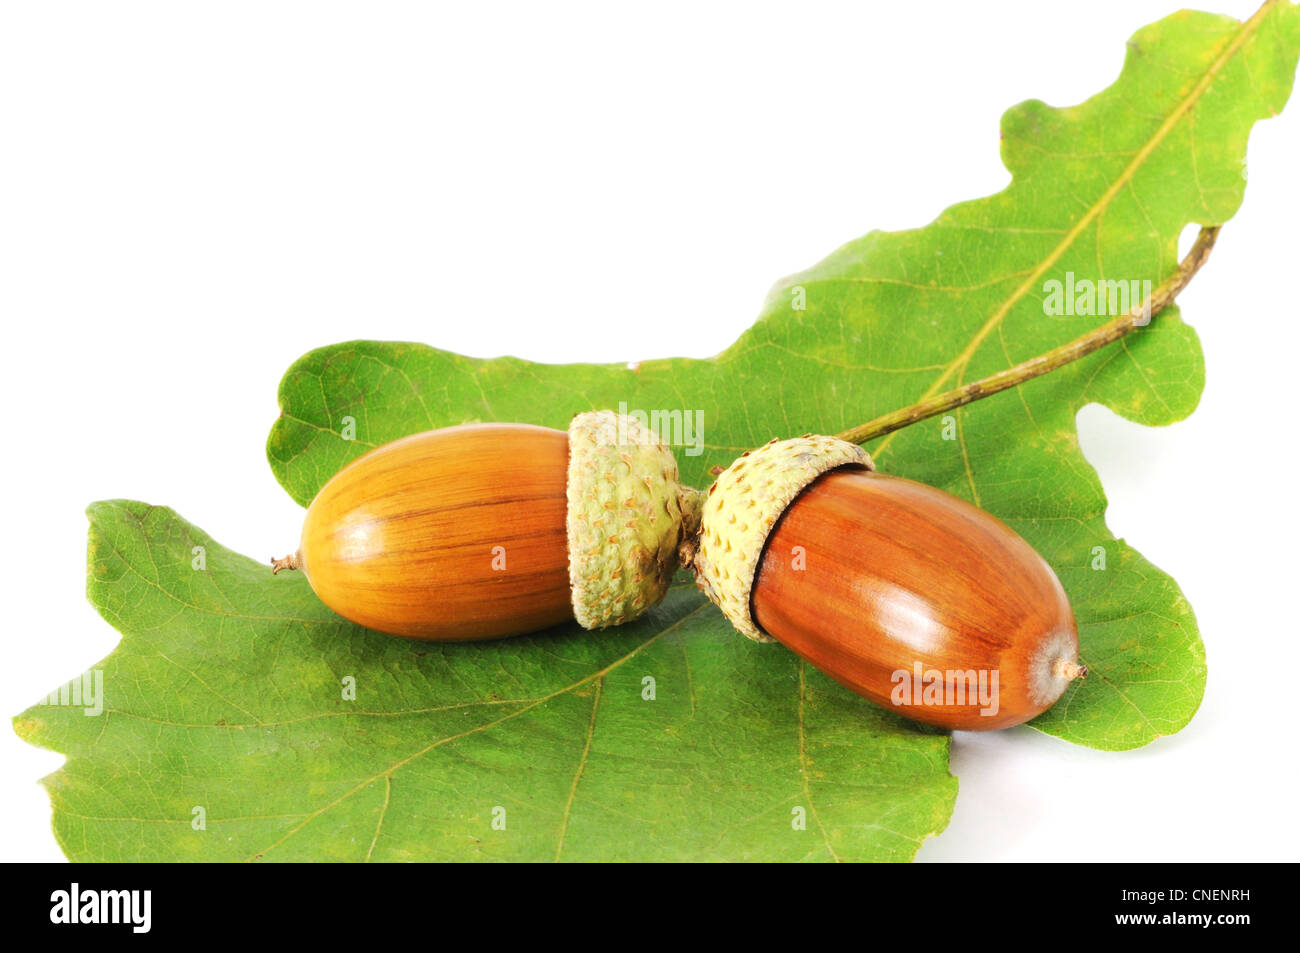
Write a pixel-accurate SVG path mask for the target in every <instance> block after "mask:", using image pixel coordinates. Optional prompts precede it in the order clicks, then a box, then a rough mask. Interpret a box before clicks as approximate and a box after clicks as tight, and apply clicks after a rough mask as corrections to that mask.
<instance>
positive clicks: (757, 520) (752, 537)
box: [695, 434, 875, 642]
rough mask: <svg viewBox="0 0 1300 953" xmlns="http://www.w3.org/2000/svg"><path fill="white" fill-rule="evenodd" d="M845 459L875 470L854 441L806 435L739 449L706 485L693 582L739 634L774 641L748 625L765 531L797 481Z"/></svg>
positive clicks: (797, 488) (790, 496)
mask: <svg viewBox="0 0 1300 953" xmlns="http://www.w3.org/2000/svg"><path fill="white" fill-rule="evenodd" d="M844 466H858V467H865V468H866V469H868V470H872V469H875V467H874V466H873V464H872V463H871V458H870V457H869V456H867V452H866V451H865V450H863V449H862V448H861V447H859V446H858V445H857V444H854V443H846V442H845V441H843V440H836V439H835V438H834V437H821V436H816V435H813V434H805V435H804V436H802V437H795V438H794V439H792V440H773V441H772V442H771V443H768V444H766V445H764V446H762V447H759V448H758V449H757V450H751V451H749V452H748V453H745V454H744V455H742V456H741V457H740V458H739V459H737V460H736V461H735V462H734V463H733V464H732V465H731V466H730V467H728V468H727V469H726V470H724V471H723V472H722V474H721V475H720V476H719V477H718V479H717V481H716V482H715V483H714V484H713V486H711V487H709V493H708V497H707V499H706V500H705V503H704V510H703V514H702V516H701V531H700V542H699V550H698V552H696V554H695V571H696V581H697V583H698V584H699V587H700V588H701V589H702V590H703V591H704V593H705V595H707V596H708V597H709V598H710V599H712V600H713V602H714V603H715V604H716V605H717V606H718V608H719V609H721V610H722V614H723V615H725V616H726V617H727V620H728V621H729V622H730V623H731V624H732V625H733V626H735V627H736V629H737V631H739V632H740V634H741V635H744V636H747V637H748V638H751V639H753V640H754V641H756V642H772V641H775V640H774V639H772V638H771V637H770V636H768V635H765V634H764V633H763V632H762V631H761V630H760V629H759V628H758V626H756V625H755V624H754V619H753V616H752V615H751V614H750V604H749V597H750V592H751V591H752V589H753V586H754V574H755V573H756V572H757V571H758V562H759V560H760V559H761V558H762V556H763V547H764V546H765V545H766V543H767V535H768V533H770V532H771V531H772V527H773V526H775V525H776V521H777V520H778V519H780V518H781V514H782V513H784V512H785V509H786V507H787V506H789V505H790V504H791V503H792V502H793V501H794V498H795V497H796V496H798V495H799V493H800V492H801V491H802V490H803V488H804V487H806V486H807V485H808V484H810V483H812V481H813V480H815V479H817V478H818V477H819V476H821V475H822V474H823V473H825V472H826V471H828V470H834V469H836V468H837V467H844Z"/></svg>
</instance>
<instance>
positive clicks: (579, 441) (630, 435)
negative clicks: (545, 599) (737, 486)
mask: <svg viewBox="0 0 1300 953" xmlns="http://www.w3.org/2000/svg"><path fill="white" fill-rule="evenodd" d="M567 494H568V500H569V506H568V512H567V516H566V527H567V530H568V541H569V587H570V589H571V591H572V596H573V615H574V617H575V618H576V619H577V620H578V622H579V623H580V624H581V625H582V626H583V627H584V628H588V629H603V628H606V627H607V626H611V625H619V624H621V623H623V622H628V621H630V620H632V619H634V618H636V617H637V616H639V615H640V614H641V613H643V612H644V611H645V610H646V609H648V608H650V607H651V606H652V605H654V604H655V603H657V602H658V601H659V600H660V599H662V598H663V597H664V593H666V592H667V591H668V586H669V583H670V582H671V581H672V578H673V572H674V571H675V570H676V568H677V565H678V560H677V547H678V544H679V543H680V542H681V541H682V538H683V535H684V534H688V535H693V534H694V533H695V531H696V530H697V529H698V527H699V524H700V506H701V504H702V503H703V498H704V494H703V493H701V492H700V491H699V490H696V489H693V488H691V487H688V486H682V485H681V484H680V483H678V482H677V460H676V458H675V457H674V456H673V453H672V451H671V450H669V449H668V448H667V447H665V446H664V445H663V444H662V443H660V442H659V440H658V438H657V437H656V436H655V435H654V433H653V432H652V431H650V430H648V429H646V428H645V427H643V426H642V425H641V424H640V422H639V421H637V419H636V418H634V417H628V416H624V415H620V414H616V413H614V412H613V411H609V410H596V411H590V412H588V413H583V414H578V415H577V416H576V417H574V418H573V421H572V422H571V423H570V424H569V475H568V489H567Z"/></svg>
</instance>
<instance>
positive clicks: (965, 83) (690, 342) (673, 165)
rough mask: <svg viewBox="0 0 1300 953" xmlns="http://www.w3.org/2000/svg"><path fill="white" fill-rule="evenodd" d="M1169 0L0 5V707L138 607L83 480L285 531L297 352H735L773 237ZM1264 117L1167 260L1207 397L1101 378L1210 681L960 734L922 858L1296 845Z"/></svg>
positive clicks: (781, 247)
mask: <svg viewBox="0 0 1300 953" xmlns="http://www.w3.org/2000/svg"><path fill="white" fill-rule="evenodd" d="M1176 2H1177V0H1156V2H1146V0H1143V2H1135V0H1124V2H1120V3H1093V2H1068V3H1067V2H1062V3H1052V4H1045V3H997V2H990V3H980V4H972V3H959V2H951V3H928V4H903V3H848V4H817V3H808V2H799V3H790V4H786V5H780V6H764V5H756V4H753V3H747V4H743V5H735V6H724V5H707V4H700V3H693V4H681V5H679V4H673V3H656V4H645V5H638V6H635V7H633V6H631V5H619V6H617V7H615V6H614V5H591V6H577V5H564V6H552V5H543V4H529V5H523V4H520V5H488V4H483V5H475V6H473V7H472V8H471V7H470V5H456V6H455V7H452V6H450V5H448V6H446V7H443V6H435V5H433V4H417V5H407V4H399V3H386V4H373V3H369V4H361V3H356V4H348V5H341V4H331V3H311V4H288V3H263V2H259V3H232V2H225V3H219V4H218V3H213V4H198V5H196V4H182V3H174V2H169V3H153V4H145V3H114V4H103V3H86V4H78V3H11V4H6V5H5V7H4V13H3V15H2V22H0V90H2V91H3V92H2V93H0V96H2V97H3V99H2V100H0V130H3V135H4V145H3V148H2V149H0V201H2V205H0V242H2V243H3V247H0V314H2V315H3V327H4V331H3V334H4V337H3V345H2V346H3V348H4V354H5V361H4V371H3V374H0V387H2V388H3V404H0V407H2V408H3V419H4V434H5V437H6V440H5V461H4V467H3V469H2V471H0V481H3V487H2V490H3V497H2V499H3V502H4V507H5V518H4V523H3V525H4V527H5V532H4V545H3V547H2V548H0V560H3V565H2V566H0V579H3V584H4V594H5V598H4V601H3V609H2V611H3V613H4V623H3V633H4V634H3V637H2V638H0V653H3V654H2V655H0V701H2V702H3V705H2V706H0V713H3V714H4V715H5V716H6V718H7V717H8V716H10V715H13V714H16V713H17V712H19V711H21V710H22V709H23V708H25V707H26V706H27V705H28V704H30V703H32V702H34V701H36V700H38V699H39V698H40V697H41V696H42V695H44V693H45V692H47V691H48V690H49V689H51V688H53V687H55V686H57V685H58V684H59V683H61V682H63V681H65V680H67V679H68V678H70V677H71V676H73V675H74V674H76V673H79V672H80V671H81V670H82V669H84V668H86V667H88V666H90V665H91V664H93V663H94V662H96V661H97V660H98V659H100V658H101V657H103V656H104V655H105V654H107V653H108V652H109V651H110V650H111V649H112V648H113V646H114V644H115V643H116V641H117V638H118V636H117V633H116V632H115V631H114V630H113V628H112V627H111V626H109V625H108V623H106V622H104V621H103V620H101V619H100V617H99V616H98V615H97V614H96V613H95V612H94V610H93V609H91V607H90V606H89V605H88V604H87V603H86V601H85V598H84V576H85V565H84V548H85V531H86V525H85V520H84V517H83V515H82V509H83V507H84V506H85V505H86V504H87V503H89V502H91V501H92V500H95V499H102V498H110V497H116V496H128V497H132V498H137V499H143V500H147V501H150V502H153V503H163V504H168V505H171V506H173V507H175V508H176V509H177V510H179V511H180V512H181V513H182V514H183V515H184V516H186V517H187V518H188V519H190V520H192V521H194V522H196V523H197V524H198V525H200V526H202V527H204V528H205V529H207V530H208V531H210V532H212V533H213V534H214V535H216V536H217V537H218V538H219V539H220V540H222V541H223V542H224V543H226V544H228V545H230V546H232V547H233V548H235V549H236V550H239V551H241V552H244V553H248V554H250V555H253V556H257V557H263V556H270V555H272V554H278V553H282V552H285V551H287V550H288V549H289V548H292V545H293V541H294V540H296V538H297V534H298V528H299V522H300V519H301V515H302V514H301V510H300V509H299V508H298V507H297V506H296V505H295V504H294V503H292V502H291V501H290V500H289V498H288V497H287V496H286V495H285V493H284V492H283V491H282V490H281V489H280V488H279V486H278V485H277V484H276V482H275V480H274V479H273V478H272V476H271V473H270V470H269V468H268V466H267V464H266V461H265V457H264V447H263V445H264V441H265V439H266V434H267V430H268V428H269V426H270V424H271V422H272V420H273V419H274V418H275V415H276V412H277V409H276V403H275V391H276V384H277V382H278V380H279V378H280V375H281V374H282V372H283V371H284V370H285V368H286V367H288V365H289V364H290V363H291V362H292V361H293V360H294V359H295V358H296V357H298V356H299V355H300V354H301V353H303V352H304V351H307V350H309V349H310V348H312V347H316V346H319V345H324V344H330V343H334V342H337V341H340V340H345V339H349V338H354V337H369V338H382V339H400V340H418V341H425V342H428V343H431V344H435V345H437V346H439V347H443V348H448V349H451V350H455V351H460V352H463V353H466V354H471V355H478V356H493V355H498V354H503V353H509V354H515V355H519V356H521V357H526V358H532V359H535V360H541V361H572V360H583V361H623V360H630V359H637V358H649V357H666V356H673V355H690V356H697V357H704V356H707V355H710V354H713V353H716V352H717V351H719V350H721V349H722V348H724V347H725V346H726V345H728V344H729V343H730V342H731V341H732V340H733V339H734V338H735V337H736V336H737V335H738V334H739V333H740V332H741V331H742V330H743V329H744V328H745V327H746V326H748V325H749V324H750V323H751V322H752V321H753V319H754V318H755V316H756V315H757V312H758V308H759V305H760V303H761V301H762V298H763V295H764V293H765V292H766V291H767V289H768V287H769V286H770V285H771V284H772V283H773V282H774V281H775V280H777V279H778V278H780V277H781V276H783V275H785V274H788V273H790V272H793V271H796V270H798V269H801V268H804V267H806V266H808V265H810V264H812V263H813V262H815V261H816V260H818V259H819V258H821V257H823V256H824V255H826V254H828V253H829V252H830V251H832V250H833V249H834V248H836V247H837V246H838V245H840V244H841V243H843V242H844V241H846V240H849V239H852V238H855V237H857V236H859V235H861V234H863V233H865V232H867V231H869V230H870V229H872V228H884V229H899V228H908V227H913V226H917V225H922V224H924V223H926V222H927V221H929V220H930V219H932V218H933V217H934V216H935V215H936V214H938V213H939V212H940V211H941V210H942V209H943V208H944V207H945V206H947V205H949V204H951V203H953V202H956V201H959V200H963V199H968V198H974V197H978V196H981V195H985V194H988V193H991V192H994V191H996V190H998V189H1000V188H1001V187H1003V186H1004V185H1005V184H1006V182H1007V178H1008V177H1007V174H1006V172H1005V171H1004V170H1003V168H1002V166H1001V163H1000V161H999V159H998V119H999V116H1000V114H1001V113H1002V111H1003V110H1004V109H1005V108H1006V107H1008V106H1010V105H1012V104H1014V103H1016V102H1019V101H1021V100H1023V99H1027V98H1031V97H1036V98H1040V99H1043V100H1045V101H1047V102H1048V103H1051V104H1053V105H1069V104H1073V103H1076V102H1079V101H1081V100H1083V99H1085V98H1087V97H1088V96H1090V95H1092V94H1093V93H1095V92H1097V91H1099V90H1101V89H1102V88H1103V87H1105V86H1107V85H1108V84H1109V83H1110V82H1111V81H1112V80H1113V79H1114V78H1115V77H1116V76H1117V75H1118V73H1119V69H1120V65H1121V62H1122V59H1123V54H1124V43H1125V40H1126V39H1127V38H1128V37H1129V36H1130V35H1131V34H1132V33H1133V31H1134V30H1136V29H1137V28H1139V27H1140V26H1142V25H1144V24H1146V23H1148V22H1150V21H1153V20H1156V19H1159V18H1160V17H1162V16H1164V15H1166V14H1167V13H1170V12H1172V10H1173V9H1175V7H1176ZM1206 2H1212V3H1213V4H1214V5H1215V6H1216V7H1217V8H1219V10H1220V11H1221V12H1226V13H1231V14H1233V15H1234V16H1237V17H1242V18H1244V17H1246V16H1249V15H1250V13H1251V12H1252V11H1253V8H1254V3H1253V2H1250V0H1246V2H1242V0H1206ZM1249 158H1250V165H1249V175H1250V182H1249V186H1248V188H1247V192H1246V200H1245V204H1244V207H1243V208H1242V211H1241V212H1240V213H1239V214H1238V215H1237V216H1236V217H1235V218H1234V219H1233V220H1232V222H1231V223H1230V224H1229V226H1228V227H1227V228H1225V230H1224V234H1223V237H1222V239H1221V241H1220V243H1219V247H1218V249H1217V250H1216V251H1215V254H1214V258H1213V261H1212V263H1211V264H1210V266H1209V267H1208V268H1207V269H1206V271H1205V272H1203V273H1202V275H1201V276H1200V277H1198V278H1197V279H1196V281H1195V283H1194V284H1193V286H1192V287H1191V289H1190V290H1189V291H1188V292H1186V294H1185V295H1184V296H1183V299H1182V304H1183V307H1184V317H1185V319H1186V320H1188V321H1189V322H1190V323H1192V324H1193V325H1195V327H1196V328H1197V329H1198V331H1199V332H1200V334H1201V337H1202V340H1203V342H1204V345H1205V351H1206V355H1207V361H1208V377H1209V380H1208V384H1207V386H1206V390H1205V397H1204V400H1203V401H1202V404H1201V407H1200V409H1199V410H1198V411H1197V413H1196V414H1195V415H1194V416H1193V417H1192V418H1191V419H1189V420H1188V421H1186V422H1184V423H1181V424H1178V425H1176V426H1173V427H1169V428H1165V429H1159V430H1150V429H1146V428H1142V427H1138V426H1136V425H1133V424H1129V423H1126V422H1123V421H1121V420H1118V419H1117V418H1115V417H1114V415H1112V414H1111V413H1110V412H1108V411H1105V410H1103V409H1101V408H1099V407H1090V408H1088V409H1087V410H1085V411H1084V413H1083V414H1082V415H1081V418H1080V428H1081V431H1082V437H1083V445H1084V448H1085V450H1086V452H1087V455H1088V458H1089V459H1090V460H1091V461H1092V463H1093V464H1094V465H1095V466H1096V467H1097V468H1098V470H1099V471H1100V472H1101V475H1102V479H1103V481H1104V483H1105V485H1106V487H1107V490H1108V491H1109V494H1110V500H1111V507H1110V511H1109V516H1108V519H1109V523H1110V526H1111V527H1112V529H1113V530H1114V531H1115V532H1116V534H1117V535H1121V536H1123V537H1126V538H1127V539H1128V540H1129V541H1130V542H1131V543H1133V544H1134V545H1135V546H1136V547H1137V548H1138V549H1140V550H1141V551H1142V552H1143V553H1144V554H1145V555H1146V556H1148V557H1149V558H1150V559H1152V560H1153V561H1154V562H1155V563H1156V564H1157V565H1159V566H1161V567H1162V568H1163V569H1165V570H1166V571H1168V572H1170V573H1172V575H1173V576H1174V577H1175V578H1176V579H1178V580H1179V582H1180V583H1181V584H1182V586H1183V588H1184V590H1185V591H1186V593H1187V596H1188V597H1189V599H1190V600H1191V602H1192V605H1193V606H1194V607H1195V609H1196V612H1197V615H1198V618H1199V621H1200V624H1201V628H1202V633H1203V636H1204V638H1205V642H1206V646H1207V650H1208V655H1209V666H1210V678H1209V685H1208V688H1207V691H1206V695H1205V702H1204V704H1203V706H1202V708H1201V710H1200V713H1199V714H1198V715H1197V717H1196V719H1195V720H1194V721H1193V722H1192V724H1191V726H1190V727H1189V728H1187V729H1186V730H1185V731H1183V732H1182V733H1181V734H1179V735H1177V736H1175V737H1171V738H1166V739H1163V740H1161V741H1158V742H1156V743H1155V744H1153V745H1151V746H1149V747H1147V748H1145V749H1142V750H1139V751H1135V752H1129V753H1124V754H1108V753H1103V752H1097V751H1091V750H1087V749H1083V748H1077V747H1073V746H1071V745H1069V744H1066V743H1064V742H1061V741H1058V740H1055V739H1053V738H1049V737H1045V736H1042V735H1039V734H1037V733H1036V732H1034V731H1032V730H1030V729H1017V730H1013V731H1008V732H1003V733H998V734H992V735H984V736H973V735H959V736H958V737H957V740H956V744H955V746H954V752H953V758H952V766H953V771H954V773H956V774H957V775H958V776H959V777H960V778H961V795H960V797H959V798H958V801H957V809H956V813H955V815H954V816H953V819H952V824H951V826H950V827H949V829H948V831H947V832H946V833H945V834H944V835H942V836H941V837H939V838H937V839H933V840H931V841H929V842H927V844H926V845H925V846H924V847H923V848H922V850H921V852H920V855H919V859H921V860H929V861H936V860H957V859H999V860H1002V859H1006V860H1012V859H1031V858H1034V859H1058V860H1128V859H1134V860H1136V859H1142V860H1152V859H1159V860H1173V859H1263V858H1275V859H1290V860H1296V859H1300V836H1298V835H1297V828H1296V822H1295V819H1294V815H1293V805H1294V803H1295V798H1296V794H1295V792H1296V783H1297V780H1298V779H1297V769H1296V759H1295V756H1294V754H1293V752H1292V744H1291V742H1292V737H1293V731H1292V728H1291V720H1292V719H1293V717H1294V712H1295V707H1294V705H1295V695H1296V687H1295V684H1296V682H1295V677H1296V676H1295V673H1296V672H1297V671H1300V640H1297V635H1298V633H1297V623H1296V613H1295V602H1296V591H1297V580H1296V570H1297V556H1296V553H1297V546H1296V529H1297V516H1296V502H1295V501H1296V496H1295V492H1294V486H1295V465H1296V462H1297V461H1296V456H1297V455H1296V450H1295V446H1296V443H1295V442H1296V427H1297V420H1296V410H1295V407H1294V405H1293V403H1292V401H1291V395H1292V393H1293V389H1294V387H1295V379H1296V370H1295V364H1296V352H1297V347H1298V345H1300V331H1298V330H1297V324H1298V322H1297V320H1296V319H1297V317H1298V315H1297V307H1296V304H1295V301H1296V297H1295V292H1294V287H1295V281H1296V262H1295V222H1296V221H1297V219H1298V218H1300V192H1298V191H1297V185H1296V172H1297V168H1298V167H1300V166H1298V165H1297V159H1298V158H1300V102H1293V103H1292V104H1291V107H1290V110H1289V112H1288V113H1286V114H1284V115H1283V116H1282V117H1281V118H1279V119H1277V120H1273V121H1269V122H1265V123H1262V124H1260V125H1259V126H1257V127H1256V129H1255V132H1254V135H1253V137H1252V139H1251V144H1250V157H1249ZM739 397H740V395H738V398H739ZM994 399H996V398H994ZM0 760H2V763H3V766H2V768H0V784H2V787H0V858H3V859H22V860H48V859H58V858H59V857H60V856H61V855H60V853H59V851H58V849H57V847H56V845H55V842H54V839H53V836H52V835H51V833H50V830H49V805H48V802H47V799H46V796H45V794H44V792H43V791H42V790H41V789H40V788H39V787H38V786H37V783H36V782H37V779H38V778H39V777H41V776H42V775H44V774H47V773H49V772H51V771H53V770H55V769H56V768H57V767H58V766H59V764H60V763H61V761H62V758H61V756H59V755H56V754H53V753H50V752H46V751H39V750H37V749H34V748H31V747H29V746H27V745H26V744H24V743H22V742H21V741H19V740H18V739H17V737H16V736H15V735H13V733H12V731H11V730H9V729H8V728H7V727H5V728H4V730H0Z"/></svg>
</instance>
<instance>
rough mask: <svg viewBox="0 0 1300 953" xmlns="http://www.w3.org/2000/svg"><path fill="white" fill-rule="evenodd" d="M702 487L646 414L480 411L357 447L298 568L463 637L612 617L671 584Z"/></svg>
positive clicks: (340, 590) (387, 622)
mask: <svg viewBox="0 0 1300 953" xmlns="http://www.w3.org/2000/svg"><path fill="white" fill-rule="evenodd" d="M699 496H700V495H699V493H698V492H697V491H695V490H692V489H690V488H688V487H682V486H681V485H680V484H679V483H678V482H677V464H676V461H675V460H674V458H673V455H672V453H671V452H670V451H669V450H668V449H667V448H665V447H664V446H662V445H661V444H660V443H659V442H658V441H657V440H655V439H654V438H653V437H652V436H651V435H650V434H649V433H648V432H647V431H645V430H644V429H643V428H641V427H640V425H639V424H638V422H637V421H636V419H635V418H628V417H620V416H618V415H616V414H613V413H610V412H607V411H597V412H592V413H586V414H579V415H578V416H577V417H575V418H574V419H573V421H572V423H571V424H570V426H569V431H568V432H567V433H565V432H564V431H560V430H552V429H549V428H546V427H534V426H531V425H528V424H469V425H464V426H459V427H447V428H444V429H441V430H432V431H428V432H426V433H420V434H415V435H413V436H410V437H405V438H403V439H400V440H396V441H393V442H392V443H388V444H384V445H383V446H380V447H377V448H376V449H374V450H371V451H370V452H369V453H366V454H365V455H363V456H361V457H359V458H357V459H356V460H354V461H353V462H352V463H350V464H348V466H346V467H344V468H343V469H342V470H340V471H339V472H338V473H337V474H335V476H334V477H333V478H331V479H330V480H329V482H327V483H326V484H325V486H324V487H322V488H321V490H320V492H319V493H318V494H317V495H316V498H315V499H313V500H312V503H311V505H310V506H309V507H308V509H307V517H306V519H305V520H304V522H303V529H302V539H301V543H300V547H299V549H298V551H297V552H296V553H294V554H293V555H292V556H288V557H285V558H283V559H277V560H273V561H272V566H273V568H274V571H276V572H279V571H281V570H284V569H300V570H302V571H303V572H305V573H306V575H307V578H308V581H309V582H310V583H311V586H312V589H313V590H314V591H315V592H316V594H317V595H318V596H319V597H320V598H321V601H323V602H324V603H325V604H326V605H328V606H329V607H330V608H331V609H333V610H334V611H335V612H337V613H338V614H339V615H341V616H344V617H345V618H347V619H349V620H351V621H353V622H356V623H358V624H359V625H363V626H366V627H367V628H371V629H376V630H378V631H380V632H387V633H389V634H390V635H401V636H407V637H410V638H417V639H432V640H442V641H464V640H471V639H492V638H500V637H503V636H509V635H518V634H521V633H524V632H532V631H536V630H538V629H543V628H546V627H548V626H552V625H556V624H558V623H561V622H564V621H566V620H569V619H573V618H577V620H578V621H579V622H580V623H581V624H582V625H584V626H586V627H587V628H603V627H605V626H608V625H617V624H619V623H621V622H625V621H627V620H628V619H631V618H634V617H635V616H637V615H639V614H640V613H641V612H644V611H645V610H646V609H647V608H649V607H650V606H651V605H653V604H654V603H655V602H657V601H658V600H659V599H660V598H662V597H663V594H664V593H665V592H666V591H667V587H668V584H669V581H670V580H671V578H672V574H673V572H674V570H675V569H676V566H677V549H678V546H679V544H680V542H681V539H682V536H683V534H684V533H686V532H689V531H691V530H693V529H694V528H695V526H696V524H697V522H698V509H699V503H700V500H699Z"/></svg>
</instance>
